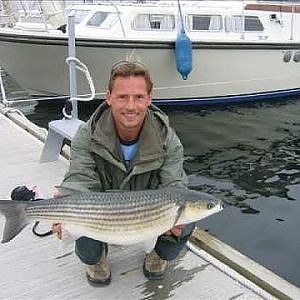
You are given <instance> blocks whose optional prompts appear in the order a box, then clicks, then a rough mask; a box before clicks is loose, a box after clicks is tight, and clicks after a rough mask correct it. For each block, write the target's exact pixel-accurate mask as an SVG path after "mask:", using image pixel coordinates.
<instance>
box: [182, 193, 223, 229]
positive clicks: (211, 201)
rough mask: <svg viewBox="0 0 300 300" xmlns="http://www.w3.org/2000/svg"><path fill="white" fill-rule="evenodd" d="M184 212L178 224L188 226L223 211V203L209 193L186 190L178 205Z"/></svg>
mask: <svg viewBox="0 0 300 300" xmlns="http://www.w3.org/2000/svg"><path fill="white" fill-rule="evenodd" d="M177 205H178V207H180V209H181V210H182V213H181V216H180V217H179V219H178V222H177V224H186V223H191V222H195V221H199V220H201V219H204V218H206V217H208V216H210V215H213V214H215V213H218V212H220V211H221V210H222V209H223V205H222V201H221V200H219V199H217V198H215V197H214V196H212V195H209V194H207V193H203V192H199V191H194V190H186V191H184V192H183V195H182V199H181V201H178V203H177Z"/></svg>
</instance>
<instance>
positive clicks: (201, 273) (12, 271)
mask: <svg viewBox="0 0 300 300" xmlns="http://www.w3.org/2000/svg"><path fill="white" fill-rule="evenodd" d="M0 136H1V140H0V157H1V160H0V181H1V185H0V199H8V198H9V197H10V191H11V190H12V189H13V188H14V187H16V186H17V185H23V184H25V185H27V186H33V185H37V186H38V187H39V188H40V189H41V191H42V192H43V194H44V196H45V197H50V196H51V195H52V193H53V191H54V186H55V185H56V184H58V183H59V182H60V181H61V179H62V177H63V175H64V173H65V171H66V168H67V166H68V161H67V160H66V159H64V158H62V157H60V159H59V160H58V161H55V162H51V163H39V158H40V154H41V150H42V147H43V143H42V142H41V141H39V140H38V139H37V138H35V137H33V136H32V135H31V134H29V133H28V132H26V131H25V130H24V129H22V128H20V127H19V126H17V125H16V124H15V123H14V122H12V121H11V120H9V119H8V118H7V117H5V116H4V115H2V114H1V113H0ZM3 227H4V217H2V216H0V232H1V233H2V231H3ZM42 227H43V229H45V228H48V225H47V226H46V224H43V225H42ZM190 249H192V250H193V251H191V250H190ZM190 249H188V248H187V249H186V250H185V251H183V253H182V255H181V256H180V257H179V258H178V259H176V260H175V262H173V263H172V264H171V266H170V269H169V271H168V274H167V276H166V278H165V279H163V280H161V281H149V280H147V279H146V278H145V277H144V276H143V273H142V264H143V257H144V254H143V251H142V250H141V248H140V247H139V246H138V245H134V246H129V247H120V246H111V247H110V251H109V261H110V262H111V268H112V283H111V284H110V285H109V286H108V287H105V288H96V287H92V286H90V285H89V284H88V283H87V280H86V278H85V267H84V265H83V264H82V263H80V261H79V260H78V259H77V257H76V256H75V255H74V251H73V245H72V244H68V245H64V243H63V242H61V241H59V240H58V239H56V238H55V237H53V236H48V237H44V238H40V237H37V236H35V235H33V234H32V232H31V226H27V228H25V229H24V231H23V232H22V233H21V234H19V235H18V236H17V237H16V238H15V239H14V240H12V241H11V242H9V243H7V244H1V245H0V266H1V269H0V270H1V271H0V276H1V281H0V299H31V300H33V299H100V298H101V299H168V298H172V299H184V298H186V299H275V298H274V297H273V296H271V295H270V294H268V293H267V292H265V291H264V290H262V289H260V288H259V287H257V286H256V285H255V284H253V283H251V282H250V281H249V280H247V279H245V278H244V277H242V276H241V275H239V274H237V273H236V272H235V271H233V270H232V269H230V268H229V267H227V266H225V265H223V264H222V263H220V262H217V263H216V259H214V258H213V257H211V256H210V255H209V254H207V253H206V252H204V250H199V249H198V248H196V247H195V246H191V247H190ZM195 249H196V251H195Z"/></svg>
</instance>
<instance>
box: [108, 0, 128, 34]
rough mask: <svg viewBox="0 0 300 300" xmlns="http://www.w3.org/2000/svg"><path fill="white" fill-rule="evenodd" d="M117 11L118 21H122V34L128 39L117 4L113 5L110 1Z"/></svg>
mask: <svg viewBox="0 0 300 300" xmlns="http://www.w3.org/2000/svg"><path fill="white" fill-rule="evenodd" d="M108 2H109V3H110V4H111V5H112V6H113V7H114V8H115V10H116V12H117V15H118V19H119V21H120V25H121V29H122V32H123V37H124V38H126V33H125V29H124V25H123V22H122V19H121V17H120V11H119V9H118V7H117V5H116V4H115V3H113V2H112V1H108Z"/></svg>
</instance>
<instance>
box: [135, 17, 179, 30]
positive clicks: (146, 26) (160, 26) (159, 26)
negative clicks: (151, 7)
mask: <svg viewBox="0 0 300 300" xmlns="http://www.w3.org/2000/svg"><path fill="white" fill-rule="evenodd" d="M133 28H134V29H135V30H174V28H175V17H174V16H173V15H161V14H159V15H158V14H139V15H137V16H136V17H135V18H134V20H133Z"/></svg>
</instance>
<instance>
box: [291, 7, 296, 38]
mask: <svg viewBox="0 0 300 300" xmlns="http://www.w3.org/2000/svg"><path fill="white" fill-rule="evenodd" d="M294 22H295V6H294V5H292V18H291V33H290V40H293V39H294Z"/></svg>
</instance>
